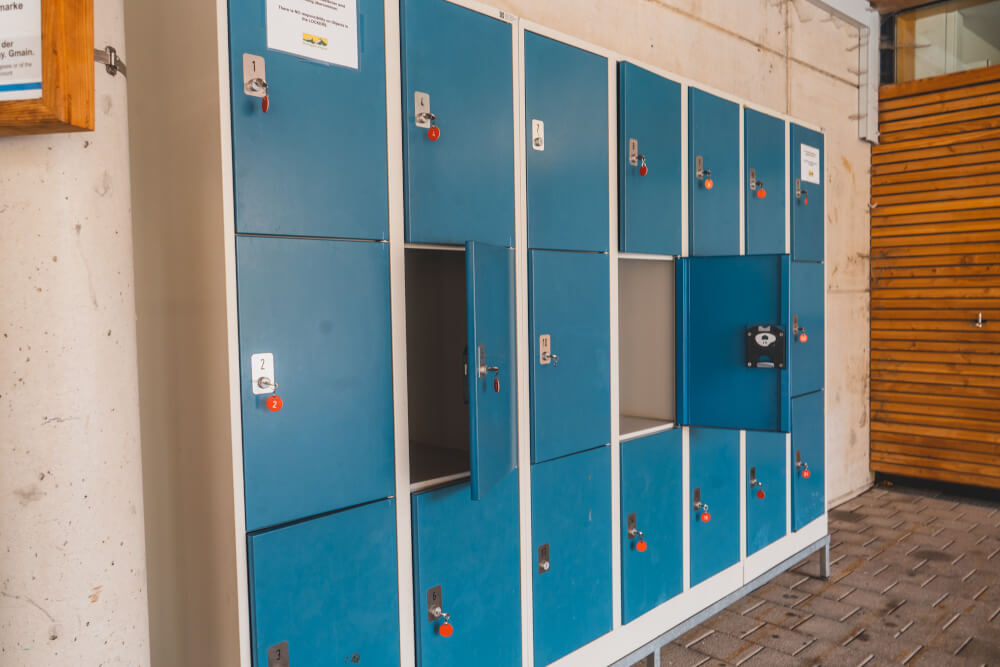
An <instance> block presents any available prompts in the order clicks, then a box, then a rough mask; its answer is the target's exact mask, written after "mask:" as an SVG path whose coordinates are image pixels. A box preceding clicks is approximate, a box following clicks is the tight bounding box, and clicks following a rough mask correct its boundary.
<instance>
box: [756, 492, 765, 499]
mask: <svg viewBox="0 0 1000 667" xmlns="http://www.w3.org/2000/svg"><path fill="white" fill-rule="evenodd" d="M757 497H758V498H760V499H761V500H764V492H763V491H758V492H757Z"/></svg>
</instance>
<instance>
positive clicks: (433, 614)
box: [427, 586, 455, 638]
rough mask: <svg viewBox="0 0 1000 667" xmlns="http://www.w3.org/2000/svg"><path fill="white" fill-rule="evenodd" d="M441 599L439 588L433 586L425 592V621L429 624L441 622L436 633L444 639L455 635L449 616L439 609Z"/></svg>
mask: <svg viewBox="0 0 1000 667" xmlns="http://www.w3.org/2000/svg"><path fill="white" fill-rule="evenodd" d="M441 604H442V597H441V587H440V586H435V587H434V588H431V589H429V590H428V591H427V620H429V621H430V622H432V623H433V622H435V621H439V620H440V621H442V623H441V625H439V626H437V633H438V634H439V635H441V636H442V637H444V638H448V637H451V636H452V635H453V634H455V626H453V625H452V624H451V614H449V613H447V612H446V611H444V610H443V609H442V608H441Z"/></svg>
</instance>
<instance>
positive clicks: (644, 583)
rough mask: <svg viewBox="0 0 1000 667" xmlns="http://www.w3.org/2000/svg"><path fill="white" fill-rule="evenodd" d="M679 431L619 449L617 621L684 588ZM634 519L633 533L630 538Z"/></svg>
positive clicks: (626, 618)
mask: <svg viewBox="0 0 1000 667" xmlns="http://www.w3.org/2000/svg"><path fill="white" fill-rule="evenodd" d="M681 447H682V438H681V429H679V428H678V429H673V430H671V431H666V432H664V433H657V434H656V435H651V436H648V437H645V438H640V439H638V440H631V441H629V442H623V443H622V445H621V448H622V449H621V457H622V460H621V475H622V485H621V498H622V505H621V524H622V537H621V544H622V621H623V622H625V623H628V622H629V621H632V620H633V619H636V618H638V617H639V616H642V615H643V614H644V613H646V612H647V611H649V610H650V609H653V608H654V607H657V606H659V605H660V604H662V603H664V602H666V601H667V600H669V599H670V598H672V597H674V596H675V595H677V594H679V593H680V592H681V591H683V590H684V572H683V570H684V567H683V558H684V554H683V551H684V549H683V546H682V543H683V534H682V533H683V527H682V525H681V521H682V520H683V518H684V512H683V510H682V505H683V503H684V489H683V486H682V482H683V479H682V476H683V472H682V470H681V465H682V461H681V459H682V455H681ZM632 518H634V523H635V529H636V530H637V531H640V532H641V535H640V534H638V533H631V534H630V526H631V525H632V523H633V522H632V520H630V519H632Z"/></svg>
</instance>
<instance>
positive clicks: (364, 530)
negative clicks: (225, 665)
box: [248, 500, 399, 667]
mask: <svg viewBox="0 0 1000 667" xmlns="http://www.w3.org/2000/svg"><path fill="white" fill-rule="evenodd" d="M248 542H249V560H250V563H249V565H250V612H251V617H252V626H253V629H252V642H253V664H254V666H255V667H268V665H271V664H285V665H288V664H291V665H296V666H297V667H322V666H325V665H341V664H348V665H350V664H361V665H398V664H399V598H398V597H397V588H398V580H397V577H396V512H395V503H394V501H392V500H383V501H380V502H377V503H372V504H371V505H363V506H361V507H355V508H353V509H349V510H346V511H343V512H339V513H337V514H329V515H326V516H322V517H319V518H317V519H311V520H309V521H305V522H302V523H296V524H292V525H290V526H285V527H283V528H278V529H276V530H271V531H266V532H263V533H257V534H256V535H251V536H250V537H249V538H248ZM279 654H283V656H281V658H280V659H282V660H285V662H280V661H277V660H273V659H274V658H278V657H279ZM269 656H270V657H271V658H272V660H273V661H269V660H268V658H269ZM355 656H357V657H355Z"/></svg>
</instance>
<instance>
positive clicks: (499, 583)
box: [412, 474, 521, 667]
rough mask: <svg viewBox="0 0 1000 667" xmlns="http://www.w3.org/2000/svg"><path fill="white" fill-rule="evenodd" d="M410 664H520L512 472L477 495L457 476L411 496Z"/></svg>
mask: <svg viewBox="0 0 1000 667" xmlns="http://www.w3.org/2000/svg"><path fill="white" fill-rule="evenodd" d="M412 514H413V571H414V594H415V596H416V599H415V603H416V606H415V610H416V649H417V664H419V665H423V666H425V667H445V666H447V665H455V666H456V667H458V666H464V665H481V666H482V667H487V666H490V665H495V666H496V667H507V666H508V665H518V664H520V663H521V596H520V590H521V580H520V550H519V546H518V545H519V544H520V540H519V538H518V529H519V520H518V504H517V475H516V474H510V475H507V476H506V477H505V478H504V479H503V480H502V481H501V482H500V483H499V484H498V485H497V486H496V487H495V488H494V489H493V490H492V491H490V493H489V494H487V495H486V496H485V497H484V498H483V499H481V500H479V501H473V500H471V499H470V498H469V483H468V482H464V481H463V482H459V483H456V484H452V485H450V486H445V487H443V488H438V489H433V490H429V491H423V492H420V493H416V494H414V495H413V504H412Z"/></svg>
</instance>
